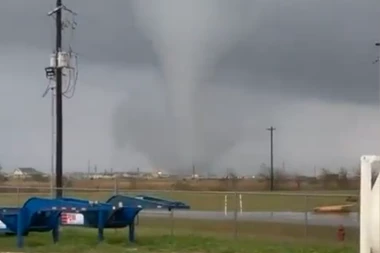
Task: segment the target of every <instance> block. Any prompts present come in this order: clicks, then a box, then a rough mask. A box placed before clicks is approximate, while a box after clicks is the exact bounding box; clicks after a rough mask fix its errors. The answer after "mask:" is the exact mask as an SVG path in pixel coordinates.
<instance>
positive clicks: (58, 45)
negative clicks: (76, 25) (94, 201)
mask: <svg viewBox="0 0 380 253" xmlns="http://www.w3.org/2000/svg"><path fill="white" fill-rule="evenodd" d="M56 8H57V13H56V22H55V24H56V38H55V54H56V59H55V63H56V96H57V97H56V117H57V120H56V121H57V122H56V124H57V126H56V127H57V129H56V131H57V136H56V156H55V173H56V178H55V186H56V192H55V195H56V197H57V198H60V197H62V186H63V182H62V181H63V180H62V174H63V173H62V167H63V166H62V155H63V152H62V151H63V145H62V144H63V143H62V132H63V131H62V124H63V119H62V118H63V117H62V68H59V66H58V54H59V52H61V49H62V0H57V4H56Z"/></svg>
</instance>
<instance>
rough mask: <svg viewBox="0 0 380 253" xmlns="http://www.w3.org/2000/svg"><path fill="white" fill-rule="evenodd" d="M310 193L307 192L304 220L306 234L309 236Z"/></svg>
mask: <svg viewBox="0 0 380 253" xmlns="http://www.w3.org/2000/svg"><path fill="white" fill-rule="evenodd" d="M308 202H309V201H308V195H307V194H305V210H304V215H305V221H304V226H305V228H304V236H305V237H307V236H308V226H309V224H308V223H309V217H308V213H309V208H308Z"/></svg>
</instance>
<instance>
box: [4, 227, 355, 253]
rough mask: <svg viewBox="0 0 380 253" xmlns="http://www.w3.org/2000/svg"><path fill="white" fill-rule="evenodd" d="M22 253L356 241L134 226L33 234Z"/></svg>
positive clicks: (244, 252) (189, 250) (199, 250)
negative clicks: (131, 236) (56, 236)
mask: <svg viewBox="0 0 380 253" xmlns="http://www.w3.org/2000/svg"><path fill="white" fill-rule="evenodd" d="M15 239H16V238H14V237H0V250H1V251H3V252H4V251H13V252H15V251H16V252H20V251H21V250H19V249H16V248H15V246H14V245H15ZM22 251H24V252H33V253H35V252H40V253H45V252H46V253H53V252H54V253H59V252H70V253H104V252H109V253H111V252H112V253H121V252H123V253H124V252H138V253H148V252H152V253H158V252H164V253H165V252H168V253H169V252H170V253H206V252H207V253H256V252H257V253H284V252H285V253H287V252H289V253H297V252H300V253H301V252H302V253H308V252H310V253H314V252H320V253H330V252H331V253H340V252H342V253H353V252H357V246H356V244H351V243H347V244H345V243H328V242H324V243H322V242H316V241H307V240H284V239H281V240H279V239H273V238H272V239H270V238H266V239H265V238H260V237H251V238H239V239H232V238H228V237H224V236H220V235H211V234H209V235H206V234H196V233H192V234H189V233H184V232H182V233H176V234H175V235H174V236H171V235H168V234H166V231H165V230H163V229H151V228H142V227H141V228H138V234H137V240H136V242H135V243H128V242H127V241H126V233H125V231H124V230H107V232H106V234H105V241H104V242H102V243H100V244H98V243H97V239H96V232H95V230H93V229H83V228H76V229H75V228H63V229H62V232H61V239H60V242H59V243H58V244H56V245H54V244H53V243H52V240H51V236H50V233H43V234H39V233H33V234H30V235H29V236H28V237H27V238H26V240H25V248H24V249H23V250H22Z"/></svg>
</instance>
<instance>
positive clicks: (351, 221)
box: [140, 210, 359, 227]
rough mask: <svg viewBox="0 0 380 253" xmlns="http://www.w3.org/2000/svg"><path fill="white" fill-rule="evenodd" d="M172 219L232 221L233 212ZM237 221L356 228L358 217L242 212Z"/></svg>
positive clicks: (161, 213) (182, 212) (159, 213)
mask: <svg viewBox="0 0 380 253" xmlns="http://www.w3.org/2000/svg"><path fill="white" fill-rule="evenodd" d="M173 214H174V218H179V219H197V220H234V216H235V214H234V212H228V213H227V215H225V214H224V212H215V211H189V210H175V211H174V212H173ZM140 216H148V217H170V213H169V212H168V211H153V210H144V211H142V212H141V213H140ZM237 218H238V220H241V221H264V222H276V223H292V224H305V223H306V222H307V224H309V225H322V226H339V225H343V226H345V227H358V226H359V217H358V214H357V213H350V214H344V215H338V214H315V213H302V212H243V213H238V214H237Z"/></svg>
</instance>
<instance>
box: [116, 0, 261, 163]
mask: <svg viewBox="0 0 380 253" xmlns="http://www.w3.org/2000/svg"><path fill="white" fill-rule="evenodd" d="M247 5H252V2H249V3H248V2H239V3H238V4H235V3H232V2H231V1H220V0H215V1H214V0H209V1H203V0H196V1H181V0H179V1H178V0H175V1H173V0H163V1H153V0H152V1H133V2H132V7H133V8H132V9H133V12H134V17H135V20H136V23H137V27H138V28H139V29H141V30H142V31H143V33H144V34H145V36H146V37H147V38H149V39H150V40H151V41H152V44H153V48H154V50H155V52H156V53H157V55H158V58H159V63H160V66H159V67H160V70H161V73H162V77H163V78H162V80H161V81H162V87H163V88H164V89H165V92H166V99H167V100H166V101H163V103H164V104H166V107H165V108H163V109H162V110H161V111H160V112H152V111H150V112H151V113H152V114H148V113H147V114H144V116H142V117H143V118H141V119H136V118H131V117H129V115H132V114H131V113H128V110H129V108H128V106H126V107H125V108H127V110H123V109H122V108H123V106H121V107H119V111H118V113H117V115H118V116H117V117H126V118H127V122H128V124H127V126H126V128H125V129H126V132H130V131H131V132H130V133H131V137H130V139H131V140H130V141H131V142H132V143H133V146H134V147H135V148H137V149H139V151H141V152H143V153H145V154H146V155H147V156H148V157H149V158H150V159H151V160H152V163H153V164H154V165H155V166H157V167H162V166H163V167H165V169H172V170H173V169H175V170H183V169H188V168H191V166H192V165H193V164H195V165H197V166H200V167H209V166H212V164H213V163H214V162H215V159H217V158H218V157H220V156H221V155H223V153H225V152H227V151H228V150H229V149H231V148H232V147H233V145H234V144H235V142H236V141H237V140H238V138H239V136H238V135H236V134H235V135H231V134H230V133H231V131H229V132H228V133H227V131H226V128H229V129H232V128H238V126H239V125H242V122H241V120H242V119H239V120H236V121H233V124H232V125H233V126H232V125H226V124H223V123H222V122H220V121H218V118H220V115H218V114H221V113H222V114H231V112H229V110H228V107H230V106H231V105H228V103H226V104H225V105H223V104H224V102H225V101H228V97H227V98H223V99H224V101H218V100H220V98H221V97H220V96H219V97H218V92H217V90H215V89H214V90H213V91H212V89H210V87H208V86H209V83H208V80H209V79H210V78H211V77H212V76H213V71H214V67H215V64H216V63H217V62H218V60H219V59H220V58H221V57H222V56H223V54H224V53H226V52H228V50H229V49H231V48H233V47H234V46H235V44H236V43H238V42H239V41H241V40H242V39H243V38H244V37H245V36H246V35H248V34H251V33H252V32H253V28H254V25H255V22H254V21H253V18H252V17H255V14H254V13H251V12H247V11H245V10H247V9H251V8H247V7H248V6H247ZM223 107H225V108H226V109H223V110H220V109H221V108H223ZM165 109H166V110H165ZM232 114H233V113H232ZM224 116H225V115H224ZM230 116H232V115H230ZM115 124H116V126H115V127H116V128H117V127H118V123H117V122H115ZM132 133H133V134H132ZM236 133H238V131H236ZM119 134H120V132H115V139H116V140H117V141H118V140H120V136H119ZM139 135H142V136H141V138H140V137H139ZM147 135H149V137H150V138H149V140H147V139H148V138H147ZM162 148H164V149H165V150H166V151H167V154H165V155H164V154H163V152H162V150H161V149H162ZM164 160H165V161H166V160H168V161H170V162H168V161H166V162H164ZM204 169H206V168H204Z"/></svg>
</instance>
